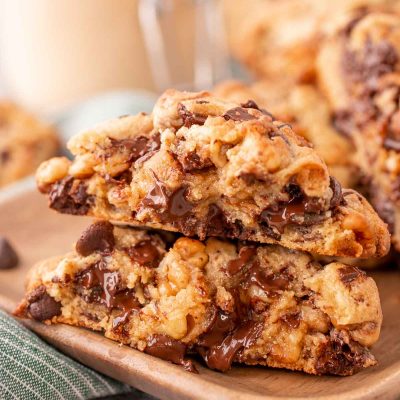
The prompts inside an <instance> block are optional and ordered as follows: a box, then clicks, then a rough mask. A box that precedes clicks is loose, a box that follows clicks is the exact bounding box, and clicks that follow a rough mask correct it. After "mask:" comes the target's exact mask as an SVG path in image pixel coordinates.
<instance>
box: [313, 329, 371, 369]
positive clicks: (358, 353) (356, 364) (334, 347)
mask: <svg viewBox="0 0 400 400" xmlns="http://www.w3.org/2000/svg"><path fill="white" fill-rule="evenodd" d="M320 354H321V355H320V357H319V358H318V360H317V362H316V365H315V370H316V373H317V374H318V375H322V374H332V375H341V376H346V375H353V374H354V373H356V372H357V371H359V370H360V369H361V368H362V367H363V366H364V363H365V361H366V360H367V359H368V358H369V354H368V350H367V349H366V348H364V347H362V346H361V345H359V344H358V343H356V342H354V341H352V340H351V339H349V338H348V337H347V335H346V334H345V333H344V332H338V331H332V332H331V333H330V337H328V338H327V342H326V344H325V345H324V346H323V347H322V348H321V352H320Z"/></svg>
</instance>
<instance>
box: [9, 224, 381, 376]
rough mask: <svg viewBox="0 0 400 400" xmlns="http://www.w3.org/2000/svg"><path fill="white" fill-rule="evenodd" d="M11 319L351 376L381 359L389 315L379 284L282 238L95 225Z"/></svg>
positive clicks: (40, 270) (224, 362)
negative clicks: (281, 242) (376, 349)
mask: <svg viewBox="0 0 400 400" xmlns="http://www.w3.org/2000/svg"><path fill="white" fill-rule="evenodd" d="M15 314H16V315H17V316H20V317H29V318H33V319H35V320H38V321H42V322H45V323H48V324H50V323H66V324H71V325H76V326H83V327H86V328H89V329H93V330H96V331H102V332H103V333H104V334H105V336H106V337H108V338H110V339H113V340H115V341H118V342H121V343H124V344H126V345H129V346H132V347H134V348H136V349H138V350H141V351H144V352H146V353H148V354H151V355H154V356H157V357H160V358H163V359H166V360H169V361H172V362H174V363H176V364H180V365H183V366H184V367H185V368H186V369H188V370H192V371H193V370H194V366H193V364H192V361H191V360H190V359H189V358H187V357H188V355H190V354H198V355H200V356H201V357H202V358H203V360H204V362H205V364H206V365H207V366H208V367H210V368H212V369H216V370H220V371H226V370H228V369H229V368H230V367H231V365H232V363H244V364H249V365H255V364H260V365H266V366H270V367H277V368H287V369H291V370H300V371H304V372H307V373H310V374H318V375H320V374H335V375H351V374H353V373H355V372H357V371H359V370H360V369H362V368H365V367H368V366H371V365H374V364H375V363H376V360H375V358H374V356H373V355H372V354H371V353H370V351H369V347H370V346H371V345H372V344H374V343H375V342H376V341H377V339H378V337H379V332H380V327H381V322H382V312H381V307H380V301H379V294H378V290H377V287H376V285H375V282H374V281H373V280H372V279H371V278H368V277H367V276H366V274H365V273H364V272H362V271H360V270H358V269H357V268H354V267H349V266H346V265H344V264H339V263H331V264H328V265H325V266H323V265H321V264H320V263H318V262H316V261H314V260H313V259H312V258H311V257H310V256H309V255H307V254H306V253H302V252H298V251H293V250H287V249H284V248H283V247H281V246H277V245H256V244H251V243H241V242H237V243H234V242H229V241H222V240H218V239H208V240H207V241H206V242H200V241H198V240H194V239H189V238H184V237H181V238H178V239H176V238H175V237H173V235H172V236H171V237H166V236H160V234H158V233H155V232H151V231H142V230H137V229H134V228H120V227H115V228H114V227H113V225H111V224H110V223H108V222H105V221H99V222H96V223H94V224H92V225H91V226H90V227H89V228H87V230H86V231H85V232H84V233H83V234H82V236H81V238H80V239H79V240H78V242H77V243H76V246H75V251H73V252H71V253H70V254H67V255H65V256H64V257H60V258H58V259H51V260H47V261H43V262H41V263H39V264H38V265H36V266H35V267H34V268H33V269H32V270H31V272H30V275H29V278H28V285H27V290H26V297H25V299H24V300H23V301H22V302H21V304H20V306H19V307H18V309H17V310H16V312H15Z"/></svg>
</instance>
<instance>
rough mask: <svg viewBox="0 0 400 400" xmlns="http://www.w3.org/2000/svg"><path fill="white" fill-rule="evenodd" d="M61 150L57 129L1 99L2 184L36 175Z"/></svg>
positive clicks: (0, 150)
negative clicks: (47, 160)
mask: <svg viewBox="0 0 400 400" xmlns="http://www.w3.org/2000/svg"><path fill="white" fill-rule="evenodd" d="M58 149H59V141H58V138H57V135H56V132H55V130H54V128H52V127H51V126H50V125H47V124H45V123H43V122H41V121H39V120H38V119H37V118H36V117H34V116H33V115H31V114H29V113H28V112H26V111H25V110H23V109H21V108H20V107H18V106H17V105H15V104H13V103H10V102H7V101H0V186H4V185H6V184H8V183H11V182H14V181H16V180H18V179H21V178H23V177H25V176H27V175H30V174H33V173H34V172H35V170H36V169H37V167H38V166H39V164H40V163H41V162H43V161H44V160H46V159H48V158H49V157H53V156H55V155H56V154H57V153H58Z"/></svg>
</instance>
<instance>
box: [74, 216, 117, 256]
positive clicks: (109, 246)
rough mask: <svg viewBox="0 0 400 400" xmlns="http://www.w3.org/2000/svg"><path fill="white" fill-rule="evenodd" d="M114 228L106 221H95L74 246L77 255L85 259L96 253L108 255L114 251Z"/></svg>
mask: <svg viewBox="0 0 400 400" xmlns="http://www.w3.org/2000/svg"><path fill="white" fill-rule="evenodd" d="M113 231H114V226H113V225H112V224H111V223H110V222H108V221H97V222H95V223H94V224H92V225H90V226H89V227H88V228H86V230H85V231H84V232H83V233H82V235H81V237H80V238H79V240H78V241H77V243H76V245H75V249H76V251H77V253H78V254H80V255H81V256H83V257H87V256H89V255H90V254H92V253H94V252H95V251H98V252H100V253H102V254H110V253H111V252H112V251H113V250H114V246H115V238H114V233H113Z"/></svg>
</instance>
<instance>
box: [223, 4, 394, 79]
mask: <svg viewBox="0 0 400 400" xmlns="http://www.w3.org/2000/svg"><path fill="white" fill-rule="evenodd" d="M394 7H398V1H396V0H335V1H321V0H279V1H276V0H234V1H232V0H229V1H227V0H225V12H226V16H227V28H228V37H229V40H230V47H231V51H232V53H233V55H234V56H235V57H236V58H237V59H238V60H239V61H241V62H242V63H244V64H245V65H247V66H248V67H249V69H250V70H251V71H253V73H255V74H256V75H257V76H258V77H264V78H274V77H279V78H280V79H282V77H285V79H287V80H289V81H291V82H301V83H308V82H310V81H313V80H314V78H315V59H316V56H317V53H318V51H319V47H320V43H321V41H322V39H323V37H324V36H325V35H326V34H327V33H329V32H330V31H332V30H334V29H335V27H336V26H337V25H338V24H340V23H341V22H342V20H343V19H350V20H352V19H356V18H357V17H358V16H359V15H360V13H364V12H367V11H368V10H369V9H374V10H375V9H388V10H389V9H392V8H394Z"/></svg>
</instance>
